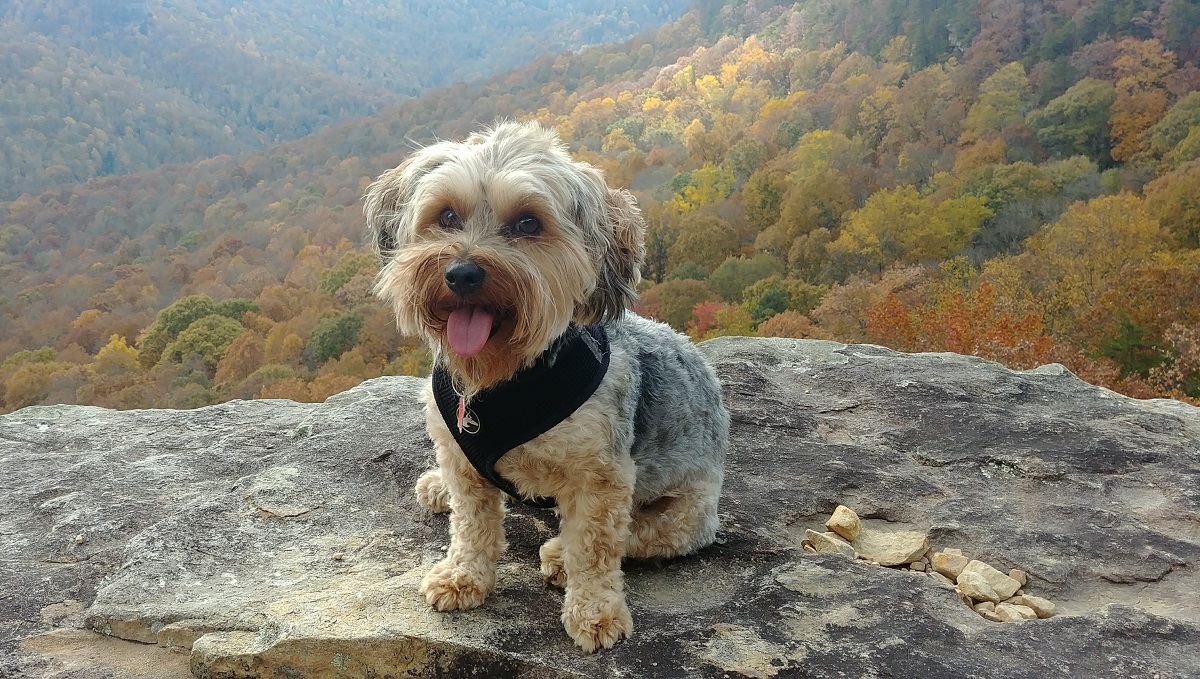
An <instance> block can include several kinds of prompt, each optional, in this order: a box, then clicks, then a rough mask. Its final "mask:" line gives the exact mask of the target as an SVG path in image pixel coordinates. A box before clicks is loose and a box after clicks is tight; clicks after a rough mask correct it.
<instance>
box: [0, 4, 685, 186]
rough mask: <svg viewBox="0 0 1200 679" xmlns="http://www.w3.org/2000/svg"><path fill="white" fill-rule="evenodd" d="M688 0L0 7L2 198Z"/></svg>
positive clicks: (441, 81) (563, 44)
mask: <svg viewBox="0 0 1200 679" xmlns="http://www.w3.org/2000/svg"><path fill="white" fill-rule="evenodd" d="M685 6H686V0H666V1H665V2H659V3H655V4H654V5H649V4H633V5H628V4H623V3H616V2H613V1H612V0H588V1H587V2H570V3H562V2H551V1H549V0H529V1H527V2H524V1H511V0H501V1H499V2H476V1H472V0H444V1H439V2H429V1H428V0H426V1H424V2H376V3H352V2H336V3H334V2H320V1H318V0H105V1H104V2H85V1H83V0H36V1H34V0H12V1H11V2H0V199H3V200H10V199H13V198H16V197H18V196H19V195H20V194H21V193H25V192H30V193H39V192H41V191H43V190H45V189H47V188H50V187H53V186H56V185H59V184H63V183H66V182H78V181H83V180H86V179H91V178H94V177H101V176H108V175H117V174H128V173H131V172H138V171H142V170H147V169H151V168H154V167H157V166H158V165H161V164H163V163H181V162H191V161H196V160H200V159H202V158H208V157H211V156H215V155H218V154H221V153H240V152H245V151H249V150H255V149H265V148H267V147H268V146H270V145H273V144H276V143H279V142H280V141H285V140H289V139H296V138H298V137H302V136H304V135H307V134H310V133H311V132H313V131H314V130H316V129H317V128H318V127H320V126H322V125H326V124H328V123H330V122H334V121H337V120H342V119H346V118H350V117H354V116H363V115H369V114H373V113H376V112H377V111H381V110H384V109H385V108H387V107H389V106H394V105H395V104H397V103H398V102H400V101H402V100H403V99H404V98H406V97H408V96H415V95H417V94H419V93H420V92H423V91H425V90H427V89H429V88H431V87H436V86H440V85H449V84H451V83H454V82H459V81H466V80H474V79H478V78H481V77H484V76H486V75H489V74H491V73H496V72H499V71H503V70H507V69H510V68H514V67H517V66H521V65H524V64H527V63H529V62H530V61H532V60H533V59H534V58H536V57H538V56H540V55H544V54H551V53H556V52H561V51H564V50H567V49H578V48H580V47H582V46H585V45H589V44H598V43H604V42H610V41H613V40H620V39H624V38H627V37H628V36H630V35H633V34H635V33H637V32H639V31H643V30H646V29H648V28H654V27H657V26H660V25H662V24H664V23H667V22H669V21H671V20H673V19H675V18H677V17H678V16H679V15H680V14H682V12H683V10H684V7H685Z"/></svg>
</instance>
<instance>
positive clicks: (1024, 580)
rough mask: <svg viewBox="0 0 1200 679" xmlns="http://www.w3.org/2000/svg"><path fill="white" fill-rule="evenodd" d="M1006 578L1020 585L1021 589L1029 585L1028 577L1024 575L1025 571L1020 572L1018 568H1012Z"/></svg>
mask: <svg viewBox="0 0 1200 679" xmlns="http://www.w3.org/2000/svg"><path fill="white" fill-rule="evenodd" d="M1008 577H1010V578H1012V579H1013V580H1016V581H1017V582H1019V583H1021V586H1022V587H1024V586H1025V585H1026V584H1028V583H1029V577H1028V576H1027V575H1025V571H1023V570H1021V569H1020V568H1014V569H1012V570H1011V571H1009V572H1008Z"/></svg>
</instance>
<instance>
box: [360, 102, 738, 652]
mask: <svg viewBox="0 0 1200 679" xmlns="http://www.w3.org/2000/svg"><path fill="white" fill-rule="evenodd" d="M447 209H450V210H453V211H454V213H455V214H456V215H457V216H458V217H459V218H460V219H461V228H446V227H444V226H442V225H440V222H439V215H441V214H442V213H443V211H444V210H447ZM364 211H365V213H366V216H367V222H368V226H369V229H370V232H371V236H372V240H373V242H374V243H375V246H376V249H377V250H378V251H379V253H380V255H381V256H382V257H383V258H384V260H385V265H384V267H383V270H382V272H381V273H380V275H379V278H378V281H377V284H376V292H377V294H378V295H379V296H380V297H382V298H383V299H385V300H386V301H388V302H389V303H390V304H391V306H392V308H393V309H394V310H395V312H396V318H397V323H398V325H399V327H400V329H401V331H403V332H404V333H406V334H409V335H415V336H421V337H423V338H424V339H425V340H426V342H427V343H428V344H429V346H430V347H431V349H432V350H433V351H434V353H435V359H436V360H438V361H439V362H441V364H442V365H445V366H447V367H448V369H449V372H450V374H451V375H452V377H453V379H454V382H455V386H456V388H457V389H459V390H460V393H461V394H462V395H463V396H464V397H465V399H466V400H467V401H468V402H469V400H470V399H471V398H472V396H474V395H475V394H477V393H478V392H479V391H481V390H484V389H486V388H488V387H489V386H492V385H495V384H497V383H500V382H503V381H505V380H507V379H509V378H511V377H512V376H513V375H514V374H515V373H516V372H517V371H519V370H521V369H523V368H525V367H528V366H529V365H531V364H532V363H533V362H534V361H535V360H536V359H537V357H538V356H539V355H540V354H541V353H542V352H543V350H544V348H545V347H546V345H548V344H549V343H550V342H551V341H552V340H554V339H555V338H557V337H559V336H560V335H561V334H562V333H563V332H565V331H566V329H567V327H568V325H569V323H571V322H572V321H576V322H580V323H597V322H601V321H605V320H611V319H613V318H616V317H619V316H620V315H621V314H623V313H624V312H625V310H626V309H627V308H628V306H629V305H630V304H631V302H632V301H633V299H634V296H635V287H636V285H637V283H638V281H639V279H640V273H639V269H640V265H641V263H642V260H643V258H644V254H645V250H644V246H643V233H644V225H643V223H642V220H641V216H640V213H639V212H638V208H637V205H636V203H635V202H634V200H633V198H632V196H630V195H629V194H628V193H627V192H625V191H620V190H610V189H609V188H608V187H607V186H606V185H605V183H604V179H603V177H602V175H601V174H600V172H599V171H598V170H596V169H595V168H592V167H591V166H589V165H586V164H584V163H578V162H575V161H573V160H571V159H570V157H569V156H568V155H567V154H566V152H565V150H564V149H563V148H562V146H561V144H560V143H559V142H558V140H557V137H556V136H555V135H554V134H553V133H551V132H549V131H546V130H542V129H541V128H540V127H538V126H536V125H533V124H527V125H515V124H506V125H501V126H499V127H497V128H495V129H493V130H490V131H488V132H486V133H483V134H478V135H472V136H471V137H470V138H468V139H467V140H466V141H465V142H461V143H453V142H443V143H440V144H435V145H433V146H431V147H428V148H426V149H423V150H421V151H419V152H418V153H416V154H414V156H413V157H412V158H410V159H409V160H408V161H406V162H405V163H404V164H403V165H401V166H400V167H398V168H396V169H394V170H391V171H389V172H386V173H384V174H383V175H382V176H381V177H380V178H379V179H378V180H377V181H376V182H374V183H373V184H372V185H371V186H370V187H369V188H368V191H367V195H366V205H365V210H364ZM522 215H533V216H535V217H536V218H537V219H538V220H539V221H540V222H541V225H542V231H541V233H539V234H538V235H537V236H536V237H532V238H521V237H518V236H515V235H514V234H512V233H511V232H509V231H506V229H507V228H509V227H508V225H511V224H512V223H513V222H514V220H516V219H517V218H518V217H520V216H522ZM462 260H470V261H472V262H475V263H477V264H478V265H479V266H480V267H481V268H482V269H483V270H484V271H486V284H484V285H483V286H482V287H480V288H479V289H478V291H477V292H472V293H471V296H470V298H469V300H464V299H463V298H460V297H459V296H457V295H455V294H454V293H453V292H451V290H450V289H449V288H448V286H447V285H446V282H445V280H444V276H445V273H444V272H445V271H446V269H447V267H448V266H449V265H450V264H451V263H454V262H457V261H462ZM468 303H469V304H471V305H475V306H480V307H484V308H486V309H488V310H489V312H492V313H493V314H494V317H495V319H496V320H497V323H498V325H496V326H494V327H495V330H494V333H493V334H492V335H491V336H490V338H489V339H488V340H487V342H486V344H485V345H484V347H483V349H482V350H481V351H480V352H479V353H478V354H476V355H474V356H471V357H462V356H459V355H457V354H455V353H454V352H453V351H452V350H451V347H450V346H449V343H448V341H447V338H446V333H447V318H448V316H449V315H450V313H451V312H452V311H454V310H455V309H458V308H460V307H462V306H463V305H464V304H468ZM631 370H632V369H631V367H630V365H629V359H628V357H627V356H626V355H625V354H622V353H620V352H616V351H614V352H613V356H612V359H611V366H610V369H609V372H608V373H607V374H606V376H605V378H604V382H603V383H602V385H601V389H600V390H599V391H598V392H597V394H608V395H607V396H605V397H604V398H601V397H600V396H593V397H592V399H590V400H589V401H588V402H586V403H585V404H584V405H583V406H582V407H580V408H579V409H578V410H576V411H575V412H574V414H572V415H571V416H570V417H569V418H567V419H566V420H564V421H563V422H561V423H559V424H558V425H556V426H555V427H554V428H553V429H551V430H550V431H549V432H547V433H545V434H543V435H541V436H539V437H538V438H536V439H534V440H532V441H530V442H528V443H526V444H524V445H522V446H519V447H517V448H515V449H514V450H512V451H510V452H509V453H508V454H506V455H505V456H504V457H503V458H501V459H500V461H499V462H498V463H497V464H496V469H495V470H496V472H497V473H499V474H500V475H501V476H503V477H504V478H506V479H508V480H509V481H510V482H511V483H512V484H513V485H514V486H515V487H516V488H517V490H518V491H519V492H520V493H521V494H522V495H524V496H526V497H538V496H544V497H554V498H556V500H557V502H558V512H559V514H560V517H561V522H560V524H561V530H560V535H559V536H558V537H556V538H553V539H552V540H550V541H548V542H547V543H546V544H545V545H543V547H542V550H541V560H542V572H543V574H544V575H545V577H546V579H547V580H548V581H549V582H551V583H553V584H556V585H559V586H565V588H566V593H565V597H564V603H563V609H562V623H563V626H564V628H565V629H566V631H567V633H568V634H569V635H570V636H571V638H572V639H574V640H575V642H576V644H578V645H579V646H580V647H581V648H582V649H583V650H584V651H587V652H592V651H595V650H597V649H599V648H609V647H611V646H612V645H613V644H614V643H616V642H617V641H619V640H620V639H622V638H624V637H627V636H628V635H629V634H630V633H631V632H632V629H633V623H632V619H631V617H630V613H629V608H628V606H627V605H626V603H625V594H624V574H623V573H622V571H621V560H622V559H623V558H624V557H626V556H638V557H650V556H675V555H679V554H685V553H688V552H690V551H693V550H695V549H697V548H699V547H701V546H703V545H706V544H708V543H710V542H711V541H712V537H713V533H714V531H715V517H716V504H715V503H716V498H717V496H718V495H719V492H720V478H721V475H720V470H719V469H717V470H715V471H714V473H713V474H712V475H711V479H715V481H712V482H711V483H709V482H703V483H701V482H697V484H699V485H697V484H693V485H695V487H691V486H686V485H684V486H680V487H677V488H675V489H674V490H673V491H672V494H671V495H670V496H667V497H664V498H659V499H655V498H649V499H646V500H645V501H644V506H640V507H638V508H636V509H635V507H634V501H635V488H636V486H637V480H638V479H637V468H636V466H635V464H634V461H633V459H632V457H631V456H630V453H629V450H628V445H629V444H628V443H626V444H625V449H624V450H618V446H617V445H616V443H615V437H616V434H615V432H617V431H618V427H619V426H621V425H620V424H619V422H618V410H619V407H618V404H617V401H618V400H619V399H625V400H626V401H628V399H629V398H630V394H629V391H628V390H629V389H630V387H629V386H628V381H629V377H628V376H629V374H630V371H631ZM714 379H715V378H714ZM606 389H607V391H606ZM622 390H625V391H622ZM424 397H425V401H426V426H427V429H428V431H429V435H430V438H431V439H432V440H433V444H434V448H435V451H436V455H437V463H438V468H437V469H435V470H432V471H430V472H427V473H426V474H424V475H423V476H422V477H421V478H420V479H419V480H418V482H417V485H416V495H417V499H418V500H419V501H420V502H421V504H422V505H424V506H426V507H429V508H430V509H432V510H434V511H439V512H441V511H446V510H449V512H450V547H449V549H448V551H447V553H446V557H445V559H443V560H442V561H441V562H440V563H438V564H437V565H435V566H434V567H433V568H432V569H431V570H430V571H429V573H428V574H427V575H426V576H425V578H424V579H423V580H422V581H421V584H420V592H421V593H422V594H424V595H425V598H426V600H427V601H428V603H429V605H430V606H432V607H434V608H435V609H437V610H440V611H448V610H455V609H468V608H473V607H475V606H479V605H480V604H481V603H483V601H484V599H485V598H486V597H487V595H488V594H489V593H490V592H491V591H492V589H493V588H494V587H495V583H496V563H497V560H498V559H499V557H500V554H501V552H502V551H503V550H504V548H505V542H504V528H503V519H504V512H505V510H504V503H505V499H504V496H503V493H502V492H501V491H500V490H498V489H497V488H496V487H494V486H493V485H491V484H490V483H489V482H488V481H486V480H485V479H483V478H482V477H481V476H480V475H479V473H478V472H477V471H476V470H475V468H474V467H472V466H471V464H470V463H469V462H468V461H467V458H466V456H465V455H464V454H463V452H462V450H461V449H460V448H459V446H458V444H457V443H456V442H455V440H454V437H453V436H452V435H451V433H450V431H449V429H448V428H447V427H446V423H445V422H444V421H443V420H442V417H441V414H440V412H439V410H438V408H437V406H436V404H435V403H434V401H433V391H432V388H431V387H429V386H427V387H426V390H425V394H424ZM625 436H626V437H627V438H626V440H628V435H625ZM722 455H723V453H722ZM704 483H707V484H708V485H703V484H704ZM701 486H703V487H701Z"/></svg>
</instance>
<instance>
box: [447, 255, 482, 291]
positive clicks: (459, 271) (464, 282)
mask: <svg viewBox="0 0 1200 679" xmlns="http://www.w3.org/2000/svg"><path fill="white" fill-rule="evenodd" d="M484 278H485V274H484V272H483V269H481V268H480V267H479V265H478V264H476V263H475V262H472V261H471V260H469V259H460V260H458V261H456V262H454V263H453V264H451V265H450V266H448V267H446V286H447V287H449V288H450V290H451V291H453V292H454V294H456V295H462V296H464V297H465V296H467V295H469V294H471V293H472V292H475V291H476V290H478V289H479V287H480V286H481V285H483V279H484Z"/></svg>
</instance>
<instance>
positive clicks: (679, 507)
mask: <svg viewBox="0 0 1200 679" xmlns="http://www.w3.org/2000/svg"><path fill="white" fill-rule="evenodd" d="M678 493H679V494H678V495H674V494H673V495H668V496H664V497H661V498H659V499H657V500H655V501H653V502H651V503H650V504H648V505H645V506H643V507H640V508H638V509H635V510H634V511H633V516H632V520H631V521H630V523H629V538H628V540H626V542H625V556H627V557H630V558H633V559H649V558H654V557H660V558H669V557H673V556H682V555H684V554H691V553H692V552H694V551H696V550H697V549H700V548H702V547H706V546H708V545H710V544H712V542H713V540H714V539H715V538H716V535H717V524H718V519H717V501H718V500H719V499H720V496H721V480H720V479H714V480H712V481H709V482H707V483H701V484H695V485H692V486H688V487H686V488H683V489H680V490H679V491H678ZM539 554H540V556H541V562H542V564H541V570H542V578H544V579H545V581H546V583H547V584H549V585H553V586H555V587H566V585H567V571H566V569H565V568H564V567H563V545H562V539H561V538H560V537H553V538H550V539H549V540H547V541H546V542H545V543H544V544H542V548H541V550H540V551H539Z"/></svg>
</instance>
